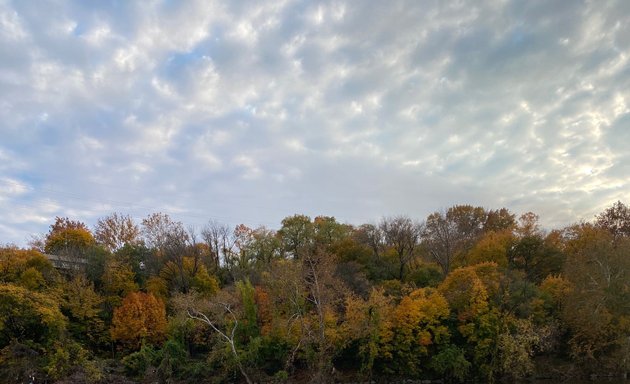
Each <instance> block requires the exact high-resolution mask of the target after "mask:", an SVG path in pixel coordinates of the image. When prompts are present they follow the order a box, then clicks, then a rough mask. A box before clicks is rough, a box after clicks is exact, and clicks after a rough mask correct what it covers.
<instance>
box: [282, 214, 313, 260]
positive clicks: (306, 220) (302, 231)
mask: <svg viewBox="0 0 630 384" xmlns="http://www.w3.org/2000/svg"><path fill="white" fill-rule="evenodd" d="M313 232H314V230H313V223H312V222H311V218H310V217H308V216H305V215H293V216H289V217H285V218H284V219H282V227H281V228H280V230H279V231H278V236H280V240H281V241H282V246H283V249H284V252H285V254H287V255H288V256H289V257H291V258H294V259H300V258H301V257H302V254H304V253H305V252H309V247H311V246H312V244H313Z"/></svg>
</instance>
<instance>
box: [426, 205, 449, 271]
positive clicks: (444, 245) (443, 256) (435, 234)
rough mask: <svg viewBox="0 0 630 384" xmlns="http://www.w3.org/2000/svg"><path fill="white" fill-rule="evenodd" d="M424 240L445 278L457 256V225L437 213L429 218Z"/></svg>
mask: <svg viewBox="0 0 630 384" xmlns="http://www.w3.org/2000/svg"><path fill="white" fill-rule="evenodd" d="M422 238H423V241H424V244H425V245H426V247H427V249H428V250H429V254H430V255H431V258H432V259H433V260H434V261H435V262H436V263H437V264H438V265H439V266H440V268H442V273H444V276H446V275H448V273H449V271H450V269H451V263H452V261H453V258H454V255H455V247H456V244H455V243H456V238H457V228H456V226H455V224H454V223H453V222H452V221H450V220H447V219H446V215H444V214H441V213H439V212H435V213H433V214H431V215H429V217H428V218H427V221H426V224H425V228H424V232H423V233H422Z"/></svg>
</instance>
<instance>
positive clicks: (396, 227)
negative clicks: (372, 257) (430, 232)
mask: <svg viewBox="0 0 630 384" xmlns="http://www.w3.org/2000/svg"><path fill="white" fill-rule="evenodd" d="M379 229H380V230H381V232H382V233H383V238H384V240H385V244H386V245H387V246H388V247H390V248H391V249H393V250H394V252H395V253H396V257H397V259H398V278H399V279H400V280H402V279H403V277H404V275H405V268H407V266H408V265H409V263H410V262H411V260H413V258H414V257H415V256H416V253H415V251H416V248H417V247H418V244H419V243H420V235H421V234H422V231H423V227H422V225H421V224H420V223H417V222H414V221H413V220H411V219H410V218H409V217H407V216H396V217H392V218H384V219H383V220H382V221H381V223H380V225H379Z"/></svg>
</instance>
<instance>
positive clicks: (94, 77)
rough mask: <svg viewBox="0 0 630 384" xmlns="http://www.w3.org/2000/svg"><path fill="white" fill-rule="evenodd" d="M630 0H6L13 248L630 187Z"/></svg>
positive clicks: (594, 207) (608, 199) (586, 204)
mask: <svg viewBox="0 0 630 384" xmlns="http://www.w3.org/2000/svg"><path fill="white" fill-rule="evenodd" d="M629 55H630V2H628V1H624V0H620V1H571V2H569V1H561V2H546V1H527V2H523V1H507V0H502V1H499V0H497V1H465V2H464V1H449V2H443V1H408V2H404V1H386V2H383V1H373V2H368V1H359V2H357V1H352V2H342V1H332V2H317V3H316V2H310V1H268V2H259V1H251V2H244V1H229V2H227V1H226V2H211V1H206V0H203V1H197V2H195V1H186V2H179V1H168V0H165V1H152V2H146V1H136V2H131V1H129V2H128V1H100V2H82V1H54V2H24V1H7V0H0V57H1V60H0V242H16V243H18V244H23V243H25V240H26V238H27V237H28V235H29V234H32V233H38V232H40V233H41V232H45V231H46V228H47V226H48V225H49V224H50V223H51V222H52V220H53V218H54V216H56V215H60V216H70V217H72V218H76V219H80V220H83V221H86V222H87V223H88V224H93V223H94V222H95V220H96V218H98V217H101V216H104V215H106V214H108V213H111V212H114V211H118V212H123V213H129V214H131V215H132V216H134V217H136V218H142V217H144V216H146V215H147V214H148V213H150V212H154V211H162V212H166V213H169V214H171V215H172V216H173V217H175V218H177V219H179V220H182V221H183V222H185V223H189V224H193V225H202V224H203V223H205V222H206V221H207V220H208V219H214V220H218V221H221V222H224V223H227V224H237V223H239V222H244V223H246V224H249V225H254V226H255V225H260V224H263V225H267V226H271V227H274V226H277V225H278V223H279V221H280V219H281V218H283V217H285V216H287V215H290V214H293V213H296V212H301V213H306V214H310V215H316V214H327V215H334V216H336V217H337V218H338V219H339V220H340V221H346V222H350V223H361V222H367V221H373V220H376V219H378V218H379V217H380V216H382V215H390V214H397V213H406V214H409V215H410V216H412V217H416V218H424V217H425V216H426V215H427V214H428V213H430V212H431V211H433V210H436V209H440V208H444V207H448V206H450V205H453V204H457V203H471V204H477V205H483V206H486V207H489V208H499V207H501V206H506V207H508V208H510V209H511V210H513V211H515V212H517V213H519V212H524V211H528V210H532V211H534V212H536V213H539V214H540V215H541V217H542V219H543V223H544V224H546V225H547V226H557V225H565V224H569V223H571V222H574V221H576V220H580V219H587V220H588V219H591V218H592V217H593V215H594V214H595V213H597V212H599V211H600V210H601V209H603V208H604V207H606V206H608V205H610V204H611V203H612V202H614V201H615V200H617V199H621V200H624V199H625V200H627V199H628V198H629V197H630V192H629V189H628V187H629V180H630V179H629V176H630V145H629V143H630V109H629V104H630V99H629V97H630V93H629V92H630V66H629V62H628V60H629Z"/></svg>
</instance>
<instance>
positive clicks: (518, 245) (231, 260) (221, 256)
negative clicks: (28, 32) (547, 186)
mask: <svg viewBox="0 0 630 384" xmlns="http://www.w3.org/2000/svg"><path fill="white" fill-rule="evenodd" d="M47 255H56V256H58V257H62V258H64V259H65V260H68V261H72V263H68V264H67V267H66V268H59V269H58V268H55V267H54V266H53V264H52V263H51V262H50V261H49V258H48V256H47ZM628 371H630V209H629V208H628V207H627V206H625V205H624V204H623V203H621V202H618V203H616V204H614V205H613V206H611V207H610V208H608V209H606V210H605V211H603V212H601V213H600V214H599V215H597V216H596V217H595V218H594V220H593V221H592V222H582V223H577V224H575V225H571V226H569V227H566V228H564V229H560V230H553V231H546V230H543V229H542V228H540V226H539V224H538V216H537V215H536V214H534V213H526V214H523V215H521V216H517V215H515V214H514V213H512V212H510V211H509V210H507V209H497V210H491V209H485V208H482V207H474V206H470V205H458V206H453V207H451V208H449V209H447V210H443V211H438V212H435V213H433V214H431V215H430V216H428V217H427V218H426V219H425V220H424V221H422V222H420V221H414V220H413V219H411V218H409V217H407V216H396V217H386V218H382V219H381V220H380V221H379V222H375V223H372V224H363V225H360V226H351V225H347V224H342V223H339V222H337V221H336V220H335V218H333V217H325V216H319V217H315V218H314V219H311V218H309V217H307V216H304V215H295V216H290V217H287V218H285V219H284V220H282V223H281V227H280V229H279V230H277V231H275V230H271V229H267V228H264V227H260V228H255V229H253V228H248V227H246V226H244V225H239V226H237V227H236V228H230V227H227V226H225V225H222V224H219V223H216V222H209V223H208V224H207V225H206V226H205V227H204V228H196V229H193V228H188V227H186V226H185V225H184V224H182V223H180V222H177V221H174V220H173V219H172V218H171V217H169V216H168V215H166V214H162V213H155V214H152V215H149V216H148V217H147V218H145V219H144V220H142V222H134V221H133V220H132V219H131V217H129V216H127V215H124V214H112V215H110V216H107V217H103V218H101V219H100V220H99V221H98V222H97V224H96V225H95V227H94V228H88V227H87V226H86V225H85V224H84V223H81V222H79V221H75V220H73V219H71V218H57V219H56V221H55V222H54V223H52V225H51V226H50V231H49V232H48V233H47V234H43V235H42V236H41V238H38V239H34V240H33V241H32V244H31V248H30V249H20V248H18V247H15V246H11V245H6V246H3V247H0V382H3V383H23V382H28V380H29V377H36V382H49V383H53V382H66V383H80V382H89V383H92V382H98V381H101V382H119V383H127V382H170V383H177V382H200V383H205V382H207V383H219V382H247V383H254V382H296V381H298V382H317V383H320V382H333V381H337V382H339V381H341V382H343V381H355V382H356V381H366V380H374V381H377V382H379V381H383V382H386V380H387V381H391V380H393V379H396V378H399V379H401V378H405V379H407V378H409V379H442V380H445V381H450V382H461V381H466V380H470V379H473V380H478V381H483V382H487V381H500V380H514V379H517V378H523V377H534V376H541V375H543V376H544V375H547V376H549V375H551V376H565V377H576V376H580V375H588V374H592V373H595V374H615V375H620V374H623V373H624V372H628Z"/></svg>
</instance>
